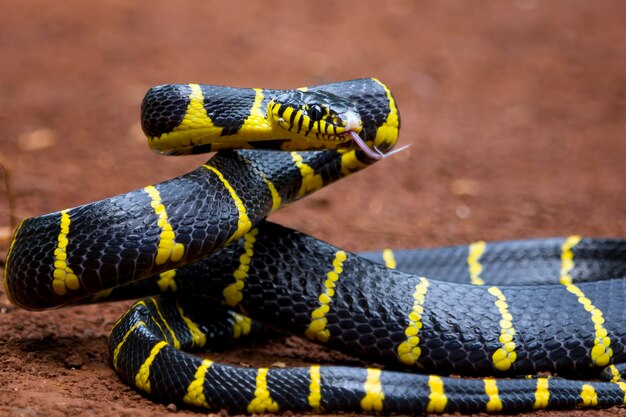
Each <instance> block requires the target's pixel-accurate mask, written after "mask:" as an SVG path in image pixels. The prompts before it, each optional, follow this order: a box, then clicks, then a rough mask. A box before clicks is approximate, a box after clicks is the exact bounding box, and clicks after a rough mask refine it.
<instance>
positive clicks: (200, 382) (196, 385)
mask: <svg viewBox="0 0 626 417" xmlns="http://www.w3.org/2000/svg"><path fill="white" fill-rule="evenodd" d="M212 364H213V362H212V361H210V360H208V359H204V360H203V361H202V363H201V364H200V366H198V369H196V373H195V375H194V377H193V381H191V383H190V384H189V387H187V394H185V396H184V397H183V402H184V403H186V404H191V405H195V406H197V407H204V408H209V404H208V403H207V401H206V398H205V396H204V378H205V376H206V373H207V371H208V370H209V368H210V367H211V365H212Z"/></svg>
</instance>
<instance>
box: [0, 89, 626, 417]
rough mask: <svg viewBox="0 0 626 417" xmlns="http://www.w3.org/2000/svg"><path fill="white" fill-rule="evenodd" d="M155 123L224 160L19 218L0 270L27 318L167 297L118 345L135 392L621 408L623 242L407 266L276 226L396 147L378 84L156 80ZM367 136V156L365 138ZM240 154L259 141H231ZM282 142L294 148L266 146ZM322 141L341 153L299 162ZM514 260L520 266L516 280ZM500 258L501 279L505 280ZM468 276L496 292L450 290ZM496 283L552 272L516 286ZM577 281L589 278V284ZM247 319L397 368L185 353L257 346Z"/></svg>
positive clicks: (412, 407)
mask: <svg viewBox="0 0 626 417" xmlns="http://www.w3.org/2000/svg"><path fill="white" fill-rule="evenodd" d="M142 116H143V119H142V124H143V128H144V131H145V132H146V134H147V135H148V137H149V142H150V145H151V147H153V148H154V149H156V150H158V151H160V152H162V153H171V154H184V153H196V152H204V151H211V150H222V151H221V152H219V153H218V154H217V155H216V156H215V157H214V158H212V159H211V160H210V161H209V162H207V164H205V165H203V166H202V167H200V168H198V169H196V170H195V171H192V172H191V173H189V174H187V175H184V176H181V177H178V178H175V179H172V180H170V181H166V182H164V183H161V184H157V185H154V186H148V187H145V188H144V189H141V190H137V191H133V192H130V193H127V194H124V195H121V196H117V197H112V198H110V199H107V200H103V201H100V202H96V203H91V204H87V205H85V206H81V207H77V208H72V209H68V210H64V211H61V212H58V213H52V214H49V215H45V216H40V217H35V218H31V219H27V220H25V221H23V222H22V224H21V225H20V227H19V228H18V230H17V232H16V234H15V238H14V241H13V243H12V245H11V251H10V254H9V256H8V259H7V268H6V270H5V286H6V292H7V294H8V295H9V297H10V299H11V300H12V301H13V302H14V303H16V304H17V305H20V306H22V307H25V308H31V309H42V308H49V307H54V306H62V305H66V304H72V303H80V302H92V301H98V300H106V299H119V298H128V297H134V296H136V295H138V294H145V295H148V294H157V293H164V294H163V295H161V296H153V297H149V298H146V299H143V300H141V301H139V302H137V303H136V304H135V305H134V306H133V307H132V308H131V309H130V310H129V311H128V312H127V313H126V314H125V315H124V317H122V318H121V319H120V321H119V322H118V323H116V325H115V327H114V329H113V331H112V334H111V338H110V341H109V348H110V352H111V360H112V363H113V365H114V367H115V368H116V370H117V371H118V372H119V374H120V375H121V377H122V378H123V379H124V380H125V381H127V382H129V383H130V384H132V385H134V386H136V387H137V388H139V389H140V390H142V391H144V392H148V393H150V394H151V395H153V396H154V397H155V398H157V399H160V400H162V401H170V402H171V401H173V402H178V403H186V404H190V405H192V406H199V407H207V408H209V409H212V410H219V409H226V410H228V411H229V412H246V411H247V412H276V411H285V410H292V411H315V412H322V411H324V412H332V411H372V412H387V413H411V414H418V413H423V412H441V411H462V412H474V411H519V410H526V409H533V408H546V407H573V406H592V405H615V404H622V403H623V402H624V397H625V395H626V394H625V392H626V391H625V390H626V385H625V384H624V383H623V382H621V379H620V378H621V377H620V376H619V372H620V368H618V367H615V366H608V365H610V364H611V363H613V362H622V361H623V360H624V348H623V346H624V344H625V342H626V335H625V333H624V331H623V330H621V329H622V328H624V326H623V325H624V323H625V322H626V317H624V314H623V313H622V311H621V310H622V309H621V308H619V306H620V304H621V302H622V301H623V299H624V290H625V288H624V282H623V280H621V279H610V278H619V277H621V276H623V272H624V265H623V262H620V257H621V254H623V252H624V250H623V249H622V248H623V247H624V246H623V244H622V243H621V242H619V241H608V240H592V239H584V240H583V239H579V238H576V237H571V238H568V239H564V240H542V241H539V242H511V243H502V244H493V245H487V244H485V243H482V242H479V243H476V244H474V245H470V247H459V248H448V249H435V250H430V251H428V250H426V251H421V252H420V251H417V252H413V251H412V252H407V253H405V254H401V253H398V254H396V255H395V259H393V260H392V259H391V258H390V257H393V256H392V255H390V254H393V252H385V253H384V257H383V258H379V255H366V257H365V258H364V257H359V256H356V255H353V254H349V253H347V252H344V251H342V250H340V249H338V248H334V247H332V246H330V245H327V244H325V243H323V242H320V241H317V240H315V239H314V238H312V237H309V236H306V235H302V234H300V233H297V232H294V231H291V230H288V229H285V228H282V227H280V226H277V225H273V224H271V223H267V222H262V220H263V219H264V218H265V216H267V215H268V214H269V213H271V212H272V211H275V210H277V209H278V208H280V207H281V206H284V205H286V204H289V203H291V202H292V201H295V200H297V199H299V198H302V197H304V196H306V195H308V194H310V193H311V192H313V191H315V190H317V189H319V188H321V187H322V186H323V185H326V184H329V183H330V182H333V181H335V180H337V179H339V178H342V177H344V176H346V175H349V174H350V173H352V172H355V171H358V170H360V169H362V168H364V167H366V166H367V165H369V164H371V163H372V162H374V161H375V160H376V159H379V158H380V154H387V155H388V154H389V153H390V150H391V148H392V147H393V146H394V145H395V142H396V140H397V134H398V129H399V114H398V110H397V107H396V105H395V101H394V99H393V96H392V95H391V93H390V91H389V89H388V88H387V87H386V86H385V85H383V84H382V83H380V82H379V81H377V80H374V79H363V80H354V81H348V82H343V83H335V84H327V85H323V86H316V87H310V88H306V89H300V90H289V91H278V90H263V89H236V88H230V87H214V86H201V85H195V84H192V85H170V86H160V87H156V88H154V89H152V90H151V91H150V92H149V93H148V95H147V96H146V98H145V99H144V103H143V106H142ZM355 135H358V138H359V139H361V138H362V139H363V141H364V143H365V144H367V146H370V147H371V148H372V150H371V151H370V150H366V149H364V148H363V144H357V145H358V146H356V147H355V145H354V142H355V140H357V138H356V137H355ZM231 146H236V147H238V148H244V149H247V150H239V151H230V150H224V149H225V148H229V147H231ZM267 148H270V149H276V150H278V149H280V150H284V151H286V152H275V151H266V150H260V149H267ZM322 148H324V149H330V150H325V151H314V152H300V151H301V150H318V149H322ZM376 150H378V152H376ZM222 248H223V249H222ZM585 250H586V251H587V252H584V251H585ZM579 251H581V252H579ZM211 253H213V255H212V256H209V257H206V258H205V256H207V255H209V254H211ZM584 253H591V254H592V256H591V257H589V258H588V259H587V258H584V256H583V255H582V254H584ZM490 257H491V259H490ZM581 257H582V259H581ZM202 258H204V259H202ZM366 258H370V259H373V260H375V261H378V262H381V261H383V260H384V261H385V262H386V263H387V265H388V266H390V267H394V266H395V267H397V269H396V270H394V269H390V268H384V267H382V266H379V265H377V264H376V263H372V262H371V261H368V260H367V259H366ZM199 259H202V260H201V261H199V262H196V261H198V260H199ZM403 259H406V262H404V261H403ZM606 259H612V260H613V261H614V262H612V263H611V262H609V263H607V262H604V261H605V260H606ZM621 259H623V257H621ZM575 260H576V262H575ZM579 261H580V262H579ZM507 262H508V263H509V264H511V263H512V264H513V266H514V267H520V269H519V270H516V272H513V273H511V272H509V273H507V271H506V270H503V266H504V265H507ZM394 263H395V265H394ZM490 263H491V264H493V265H495V267H496V270H498V269H500V270H502V273H501V274H492V272H491V271H492V270H491V269H489V268H487V266H488V265H489V264H490ZM412 264H415V265H412ZM459 265H461V267H459ZM522 267H523V268H522ZM399 269H405V270H407V271H409V272H416V271H417V272H419V273H420V274H423V275H427V276H428V278H426V277H423V276H416V275H410V274H407V273H403V272H400V271H399ZM509 270H510V269H509ZM514 270H515V268H514ZM425 271H427V272H428V273H425ZM468 271H469V272H468ZM589 271H592V272H593V271H595V272H598V271H599V272H598V273H597V274H596V273H594V274H590V273H588V272H589ZM466 272H468V273H469V277H470V278H471V280H472V281H474V282H475V283H476V284H487V285H475V286H472V285H467V284H460V283H454V282H455V281H457V282H459V281H460V282H463V280H466V279H467V278H468V277H467V275H468V273H466ZM493 275H499V276H500V277H501V278H502V279H504V278H508V279H510V278H511V277H510V276H511V275H516V276H521V277H523V276H526V277H528V276H532V277H540V278H541V277H543V280H539V281H540V283H545V282H546V280H547V279H549V278H550V276H554V277H555V281H554V284H553V285H545V286H535V284H537V282H531V284H533V285H531V286H520V287H517V288H516V287H514V286H511V285H510V284H511V283H510V282H509V281H506V280H504V281H502V282H498V279H499V278H498V277H497V276H493ZM506 275H509V276H508V277H507V276H506ZM577 275H580V276H581V277H583V278H585V277H586V278H590V280H589V282H581V283H579V281H580V280H579V279H578V278H579V277H578V276H577ZM433 278H435V279H433ZM559 278H560V279H561V282H560V283H559V282H558V281H559ZM574 278H577V279H576V283H574ZM596 278H599V279H600V280H594V279H596ZM446 281H452V282H453V283H450V282H446ZM507 283H508V285H501V284H507ZM170 293H173V294H170ZM607 293H610V294H612V295H613V297H612V298H611V299H610V300H609V299H607V298H606V297H602V295H603V294H607ZM621 305H623V304H621ZM207 306H211V307H207ZM222 306H226V307H227V308H230V309H231V310H224V309H223V308H222ZM232 309H240V312H239V313H236V312H234V311H233V310H232ZM241 312H245V313H246V314H250V316H251V317H254V319H255V320H260V321H262V322H270V323H272V324H275V325H279V326H280V327H284V328H286V329H288V330H289V331H291V332H294V333H296V334H300V335H303V336H305V337H307V338H309V339H312V340H314V341H317V342H319V343H324V344H326V345H328V346H330V347H333V348H337V349H341V350H344V351H346V352H349V353H352V354H355V355H357V356H360V357H362V358H364V359H368V360H372V361H375V362H379V363H385V364H386V365H387V366H389V367H390V368H391V369H390V370H383V371H380V370H378V369H375V368H370V369H357V368H347V367H332V366H331V367H318V366H311V367H307V368H287V369H266V368H260V369H253V368H237V367H232V366H226V365H222V364H217V363H213V362H211V361H210V360H208V359H204V360H202V359H199V358H196V357H195V356H191V355H189V354H186V353H183V352H181V351H180V350H179V348H199V347H207V346H208V347H212V346H214V345H219V344H220V343H223V342H224V340H225V339H228V338H231V339H233V338H235V339H237V338H243V337H244V336H248V337H249V336H250V335H252V334H253V333H255V331H257V330H258V329H259V327H258V326H259V325H258V324H257V322H256V321H251V320H250V319H249V318H248V317H247V316H245V315H242V314H241ZM476 318H479V319H480V321H477V320H476ZM537 323H539V324H541V326H539V325H537ZM605 367H606V372H607V374H608V375H609V377H610V379H612V381H611V382H584V381H573V380H564V379H558V378H556V379H555V378H553V379H549V378H546V377H537V378H531V379H513V380H496V379H493V378H491V377H487V378H483V379H467V380H466V379H455V378H446V377H439V376H435V375H420V374H412V373H405V372H398V371H396V370H393V368H398V369H400V368H402V369H403V370H406V369H412V370H413V371H422V372H438V373H442V374H447V373H462V372H464V373H469V374H473V375H480V376H485V375H490V374H491V375H493V374H495V375H502V376H505V375H512V374H524V373H536V372H540V371H553V372H560V373H561V372H569V373H579V372H583V371H585V372H587V371H591V370H593V369H596V368H597V369H600V368H605Z"/></svg>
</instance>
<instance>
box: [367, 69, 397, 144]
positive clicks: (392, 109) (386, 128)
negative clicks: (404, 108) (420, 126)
mask: <svg viewBox="0 0 626 417" xmlns="http://www.w3.org/2000/svg"><path fill="white" fill-rule="evenodd" d="M372 80H374V81H376V82H377V83H378V84H380V85H381V87H383V89H384V90H385V93H386V94H387V99H388V100H389V114H388V115H387V120H385V122H384V123H383V124H382V126H380V127H379V128H378V130H377V131H376V138H374V145H375V146H377V147H379V148H380V147H381V145H382V144H386V145H387V146H388V147H392V146H394V145H395V144H396V142H397V140H398V130H399V128H400V115H399V113H398V107H397V106H396V101H395V100H394V98H393V96H392V95H391V91H389V88H387V86H386V85H385V84H383V83H381V82H380V81H379V80H377V79H376V78H372Z"/></svg>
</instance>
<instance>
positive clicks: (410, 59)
mask: <svg viewBox="0 0 626 417" xmlns="http://www.w3.org/2000/svg"><path fill="white" fill-rule="evenodd" d="M625 19H626V6H625V4H624V3H623V2H622V1H620V0H616V1H596V2H588V1H583V0H579V1H575V0H572V1H562V2H557V1H553V2H540V1H536V0H516V1H490V2H480V3H476V2H464V3H457V2H453V1H449V2H447V1H443V2H431V3H419V4H417V3H416V2H411V1H403V2H400V1H387V2H381V1H372V2H368V3H365V2H360V1H344V2H327V1H320V0H318V1H315V2H306V3H303V4H299V5H295V4H294V3H293V2H254V3H253V2H243V1H233V0H231V1H229V2H228V3H227V4H226V3H223V4H222V5H210V4H208V2H166V1H153V2H149V4H148V3H145V4H143V6H139V5H136V4H135V3H134V2H127V1H109V2H106V3H105V2H101V3H98V4H97V5H92V6H87V5H86V4H85V3H84V2H82V1H77V0H74V1H64V2H56V3H55V4H54V5H52V4H51V3H50V2H46V1H41V0H37V1H29V2H18V1H13V2H10V1H3V2H0V56H1V57H2V65H0V144H1V148H0V157H1V158H2V161H3V163H4V165H5V166H6V167H7V169H8V170H9V171H10V174H11V178H12V185H13V195H14V198H15V204H16V210H15V215H16V217H17V218H23V217H26V216H33V215H38V214H42V213H46V212H50V211H56V210H60V209H63V208H66V207H70V206H74V205H78V204H83V203H87V202H89V201H92V200H95V199H101V198H104V197H107V196H110V195H113V194H118V193H122V192H125V191H128V190H131V189H135V188H137V187H140V186H144V185H146V184H149V183H154V182H157V181H160V180H164V179H166V178H169V177H172V176H175V175H179V174H181V173H184V172H186V171H188V170H191V169H192V168H194V167H195V166H197V165H198V164H199V163H200V162H202V161H204V159H205V157H204V156H199V157H189V158H178V159H176V158H165V157H159V156H157V155H155V154H153V153H151V152H150V151H149V150H147V148H146V146H145V144H144V140H143V137H142V134H141V132H140V129H139V120H138V108H139V103H140V100H141V97H142V95H143V93H144V92H145V90H146V89H147V88H148V87H150V86H152V85H155V84H160V83H171V82H204V83H212V84H226V85H237V86H260V87H294V86H300V85H308V84H313V83H320V82H326V81H334V80H342V79H348V78H355V77H362V76H376V77H379V78H380V79H382V80H384V81H385V82H386V83H388V84H389V86H390V87H391V88H392V90H393V91H394V92H395V95H396V98H397V101H398V103H399V105H400V108H401V112H402V117H403V119H402V122H403V131H402V135H401V140H402V143H405V144H406V143H410V144H412V147H411V148H410V150H408V151H406V152H403V153H401V154H399V155H397V156H395V157H394V158H393V159H391V160H388V161H384V162H382V163H380V164H378V165H377V166H375V167H372V168H371V169H368V170H367V171H366V172H363V173H361V174H358V175H357V176H355V177H354V178H350V179H347V180H345V181H343V182H342V183H340V184H337V185H336V186H333V187H331V188H328V189H326V190H323V191H321V192H319V193H317V194H316V195H315V196H313V197H311V198H309V199H307V200H305V201H302V202H301V203H298V204H296V205H294V206H293V207H290V208H287V209H285V210H284V211H283V212H281V213H279V214H277V215H275V216H274V218H273V219H274V220H275V221H278V222H281V223H284V224H287V225H290V226H293V227H296V228H298V229H300V230H303V231H306V232H309V233H312V234H314V235H315V236H318V237H320V238H323V239H326V240H328V241H330V242H332V243H334V244H338V245H340V246H343V247H345V248H347V249H349V250H366V249H374V248H380V247H382V246H393V247H414V246H433V245H445V244H453V243H463V242H468V241H473V240H477V239H510V238H519V237H542V236H553V235H567V234H571V233H580V234H583V235H594V236H620V235H621V236H625V235H626V221H625V219H626V212H625V210H624V209H625V208H626V181H625V179H626V178H625V177H626V175H625V173H624V163H625V162H626V159H625V158H626V157H625V155H626V140H625V139H626V123H625V117H624V116H625V113H626V49H625V48H626V43H625V42H624V40H625V39H626V26H625V25H624V21H625ZM1 175H2V174H0V178H3V177H2V176H1ZM0 196H1V198H0V215H1V218H0V222H1V223H0V243H1V245H2V246H1V248H0V249H2V252H5V251H6V249H7V244H8V241H9V237H8V235H9V233H10V232H11V230H10V227H9V223H8V220H6V218H7V216H8V199H7V197H6V193H5V192H4V189H3V188H0ZM127 305H128V303H120V304H115V305H100V306H91V307H81V308H73V309H65V310H58V311H53V312H47V313H30V312H27V311H22V310H19V309H16V308H14V307H13V306H11V305H10V304H9V303H8V302H7V299H6V297H5V296H4V295H2V296H1V297H0V307H1V309H0V414H2V415H7V414H8V415H15V416H18V415H23V416H36V415H37V416H57V415H58V416H64V415H87V414H89V415H104V414H107V415H108V414H116V415H129V416H130V415H167V414H170V413H171V412H172V411H171V410H168V409H167V408H166V407H165V406H163V405H158V404H153V403H152V402H150V401H149V400H147V399H145V398H143V397H141V396H140V395H139V394H137V392H135V391H134V390H132V389H130V388H127V387H126V386H125V385H124V384H122V383H121V382H120V380H119V379H118V378H117V376H116V375H115V374H114V372H113V371H112V370H111V368H110V367H109V364H108V359H107V353H106V351H105V341H106V337H107V333H108V330H109V328H110V326H111V323H112V322H113V321H114V320H115V319H116V318H117V317H118V316H120V314H121V313H122V311H123V310H124V309H125V307H126V306H127ZM331 357H332V356H329V355H328V354H326V353H325V352H323V351H322V350H313V351H311V350H310V349H309V347H308V345H305V344H304V343H303V342H301V341H299V340H296V339H288V340H279V341H278V342H275V343H273V344H271V345H270V346H268V347H265V348H260V347H254V348H244V349H241V350H239V351H238V352H237V353H235V354H234V355H232V356H230V360H231V361H233V362H234V363H247V364H261V363H264V364H271V363H274V362H287V363H300V362H301V361H303V360H304V361H308V360H311V361H316V360H323V361H327V360H328V359H329V358H331ZM179 414H181V415H192V413H190V412H183V411H181V412H179ZM563 414H565V413H537V414H535V415H543V416H545V415H552V416H554V415H563ZM582 414H583V412H582V411H577V412H572V413H571V414H568V415H582ZM585 415H589V416H591V415H593V416H609V415H626V411H625V410H624V409H611V410H606V411H596V412H589V413H585Z"/></svg>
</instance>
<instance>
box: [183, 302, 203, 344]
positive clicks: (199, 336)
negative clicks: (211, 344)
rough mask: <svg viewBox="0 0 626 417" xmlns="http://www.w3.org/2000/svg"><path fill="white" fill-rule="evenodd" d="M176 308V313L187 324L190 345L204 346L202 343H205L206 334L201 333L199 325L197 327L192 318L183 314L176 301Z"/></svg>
mask: <svg viewBox="0 0 626 417" xmlns="http://www.w3.org/2000/svg"><path fill="white" fill-rule="evenodd" d="M176 308H177V309H178V314H180V317H181V318H182V319H183V321H184V322H185V324H186V325H187V329H188V330H189V333H191V346H192V347H204V345H205V344H206V335H205V334H204V333H202V331H201V330H200V327H198V325H197V324H196V323H194V321H193V320H191V319H190V318H189V317H187V316H185V312H184V311H183V308H182V307H181V306H180V305H179V304H178V302H177V303H176Z"/></svg>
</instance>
